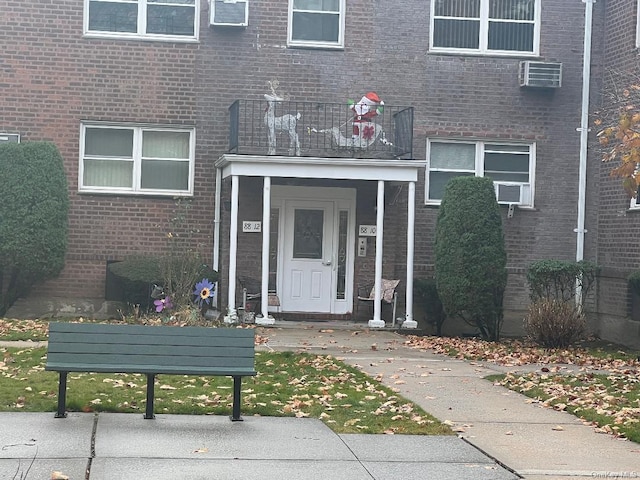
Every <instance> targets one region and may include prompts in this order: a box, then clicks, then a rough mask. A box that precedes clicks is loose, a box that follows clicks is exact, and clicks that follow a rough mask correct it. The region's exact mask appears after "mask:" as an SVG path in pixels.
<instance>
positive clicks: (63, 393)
mask: <svg viewBox="0 0 640 480" xmlns="http://www.w3.org/2000/svg"><path fill="white" fill-rule="evenodd" d="M66 404H67V372H60V380H59V382H58V411H57V412H56V415H55V418H66V416H67V412H66V411H65V410H66Z"/></svg>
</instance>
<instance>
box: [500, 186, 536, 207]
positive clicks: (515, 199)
mask: <svg viewBox="0 0 640 480" xmlns="http://www.w3.org/2000/svg"><path fill="white" fill-rule="evenodd" d="M494 187H495V189H496V200H498V203H499V204H501V205H514V204H515V205H531V185H530V184H528V183H517V182H494Z"/></svg>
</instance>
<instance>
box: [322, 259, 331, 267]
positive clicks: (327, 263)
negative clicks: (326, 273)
mask: <svg viewBox="0 0 640 480" xmlns="http://www.w3.org/2000/svg"><path fill="white" fill-rule="evenodd" d="M322 264H323V265H324V266H326V267H329V266H331V260H323V261H322Z"/></svg>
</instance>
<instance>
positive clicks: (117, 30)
mask: <svg viewBox="0 0 640 480" xmlns="http://www.w3.org/2000/svg"><path fill="white" fill-rule="evenodd" d="M199 10H200V1H199V0H84V33H85V35H90V36H99V37H114V38H115V37H117V38H120V37H126V38H144V39H157V40H171V41H176V40H182V41H189V40H197V38H198V24H199V21H198V19H199Z"/></svg>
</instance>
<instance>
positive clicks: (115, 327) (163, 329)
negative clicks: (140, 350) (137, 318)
mask: <svg viewBox="0 0 640 480" xmlns="http://www.w3.org/2000/svg"><path fill="white" fill-rule="evenodd" d="M212 330H215V331H216V332H215V336H216V337H231V338H233V337H240V338H244V337H253V336H254V332H253V330H250V329H246V328H209V327H188V328H182V327H168V326H163V325H127V324H109V323H64V322H52V323H50V324H49V333H52V332H72V333H83V332H84V333H90V334H92V335H98V334H103V333H116V334H118V333H122V332H123V331H126V332H127V334H128V335H150V334H152V333H153V332H156V333H157V334H158V335H164V336H167V335H178V336H185V337H209V336H211V331H212Z"/></svg>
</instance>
